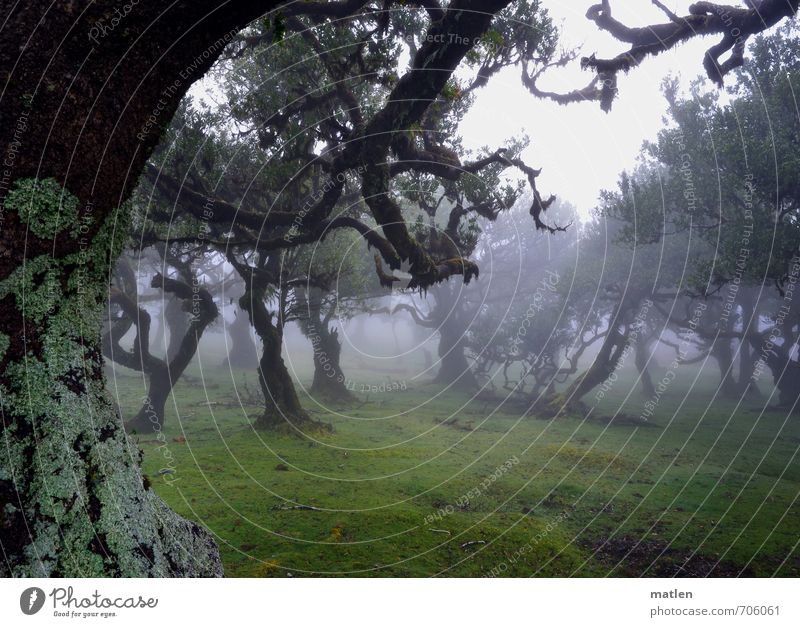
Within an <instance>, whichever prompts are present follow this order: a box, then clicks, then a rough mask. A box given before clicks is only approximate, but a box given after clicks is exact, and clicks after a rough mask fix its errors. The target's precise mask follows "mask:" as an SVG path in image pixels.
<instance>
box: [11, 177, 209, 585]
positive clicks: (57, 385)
mask: <svg viewBox="0 0 800 627" xmlns="http://www.w3.org/2000/svg"><path fill="white" fill-rule="evenodd" d="M34 196H35V197H34ZM74 200H75V199H74V198H71V197H69V196H64V197H63V198H62V197H61V195H60V193H59V190H58V188H57V186H55V183H53V184H52V185H47V186H45V187H44V189H41V188H40V190H39V192H31V194H30V195H27V196H24V195H23V196H21V195H19V194H12V195H10V196H9V197H7V198H6V208H8V209H13V210H15V211H18V212H20V213H21V214H22V215H24V213H25V211H24V207H25V205H26V204H27V205H30V204H32V205H33V206H37V207H38V208H39V211H38V213H37V214H36V216H32V217H31V218H30V226H31V228H32V229H37V230H38V229H43V228H45V227H44V225H43V223H42V222H41V220H43V219H45V218H46V219H47V220H50V221H51V222H50V226H49V227H46V228H51V229H59V230H60V231H61V232H62V234H63V235H62V236H63V237H65V238H69V237H79V228H77V227H79V224H80V222H79V219H78V217H77V215H73V217H72V220H71V221H69V222H68V221H65V219H64V211H62V210H61V209H62V207H63V204H64V203H65V202H68V203H72V202H73V201H74ZM56 218H58V220H56ZM55 224H58V226H57V227H56V226H53V225H55ZM73 233H75V235H73ZM125 233H126V229H125V226H124V225H120V224H119V223H117V222H116V220H114V218H113V217H112V218H109V219H108V220H107V222H106V224H105V225H104V226H103V228H102V229H101V230H100V231H99V232H98V233H97V236H96V237H95V238H94V239H93V240H91V241H87V242H86V244H85V248H83V249H82V250H81V249H80V247H79V252H77V253H74V254H64V255H62V256H54V255H52V254H42V255H35V256H33V257H31V258H30V259H28V260H27V262H26V267H25V269H24V270H23V269H19V270H17V271H16V272H14V273H13V274H11V276H9V277H7V278H5V279H3V280H2V281H0V298H1V299H2V302H3V309H4V314H8V315H4V316H3V317H2V324H3V325H4V329H3V332H2V334H0V395H2V432H0V438H2V441H3V446H0V502H2V504H3V509H2V515H1V516H0V545H2V551H3V559H2V560H0V576H29V577H48V576H72V577H86V576H127V577H141V576H172V575H185V576H208V575H221V574H222V568H221V564H220V561H219V555H218V552H217V549H216V546H215V545H214V542H213V540H212V539H211V536H210V535H209V534H207V533H206V532H205V531H203V530H202V529H201V528H199V527H198V526H197V525H196V524H194V523H191V522H188V521H186V520H183V519H182V518H180V517H179V516H177V515H176V514H175V513H174V512H172V511H171V510H170V509H169V508H167V507H166V505H164V503H163V502H162V501H161V500H160V499H159V498H158V497H157V496H156V495H155V493H154V492H153V491H152V490H151V489H149V488H148V486H147V485H146V482H145V480H144V479H143V477H142V475H141V474H140V471H139V466H138V464H139V457H138V453H135V452H134V451H135V449H132V448H131V445H130V443H129V442H128V441H127V439H126V436H125V432H124V430H123V428H122V422H121V421H120V418H119V415H118V414H117V411H116V408H115V405H114V402H113V400H112V399H111V397H110V395H109V394H108V392H107V391H106V388H105V382H104V379H103V361H102V357H101V350H100V345H101V342H100V332H99V330H100V328H101V326H102V320H103V317H104V315H105V308H104V305H103V302H104V299H105V296H106V294H107V292H108V287H107V281H108V276H109V269H110V264H109V260H110V259H115V258H116V256H117V255H118V253H119V249H120V240H121V237H120V236H123V237H124V235H125ZM23 295H24V296H23ZM23 302H24V308H23ZM14 320H18V321H21V323H22V325H23V326H22V327H21V329H19V332H18V334H17V335H16V336H10V335H9V334H8V332H7V331H8V328H9V326H8V325H9V324H10V322H11V321H14ZM179 477H180V476H179V475H178V476H177V477H175V476H171V478H170V480H171V481H174V480H177V479H179Z"/></svg>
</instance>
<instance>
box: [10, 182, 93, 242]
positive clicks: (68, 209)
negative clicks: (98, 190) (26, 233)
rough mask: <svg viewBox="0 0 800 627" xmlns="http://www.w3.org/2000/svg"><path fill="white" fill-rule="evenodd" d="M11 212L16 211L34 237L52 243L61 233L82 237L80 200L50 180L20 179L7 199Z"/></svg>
mask: <svg viewBox="0 0 800 627" xmlns="http://www.w3.org/2000/svg"><path fill="white" fill-rule="evenodd" d="M5 206H6V208H7V209H11V210H13V211H16V212H17V213H18V214H19V218H20V220H21V221H22V222H23V223H25V224H27V225H28V227H29V228H30V230H31V231H32V232H33V234H34V235H36V236H37V237H41V238H46V239H52V238H53V237H55V236H56V235H57V234H58V233H60V232H61V231H68V232H69V234H70V235H71V236H72V237H75V236H76V235H77V234H78V231H79V229H80V224H78V199H77V198H75V196H73V195H72V194H70V193H69V192H68V191H67V190H65V189H64V188H63V187H61V185H59V184H58V181H56V180H55V179H52V178H49V179H44V180H41V181H40V180H38V179H18V180H17V181H15V183H14V186H13V188H12V189H11V191H10V192H9V193H8V195H7V196H6V201H5Z"/></svg>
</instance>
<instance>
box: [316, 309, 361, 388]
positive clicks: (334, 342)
mask: <svg viewBox="0 0 800 627" xmlns="http://www.w3.org/2000/svg"><path fill="white" fill-rule="evenodd" d="M306 335H307V337H308V339H309V340H311V345H312V346H313V348H314V382H313V383H312V384H311V393H312V394H313V395H314V396H315V397H316V398H319V399H323V400H330V401H352V400H353V399H354V398H355V397H354V396H353V395H352V394H351V393H350V391H349V390H348V389H347V378H346V377H345V375H344V372H343V371H342V367H341V361H340V359H341V353H342V345H341V344H340V343H339V332H338V331H337V330H336V329H334V328H328V325H327V323H325V322H324V321H322V320H321V319H320V317H319V316H317V318H316V319H315V320H313V321H311V322H310V323H309V325H308V331H307V334H306Z"/></svg>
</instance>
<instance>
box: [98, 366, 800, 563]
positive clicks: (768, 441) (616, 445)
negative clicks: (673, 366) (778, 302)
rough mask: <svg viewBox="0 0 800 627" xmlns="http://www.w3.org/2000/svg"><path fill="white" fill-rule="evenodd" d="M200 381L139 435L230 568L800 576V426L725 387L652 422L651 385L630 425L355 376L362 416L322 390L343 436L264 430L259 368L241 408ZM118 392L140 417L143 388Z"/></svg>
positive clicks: (228, 390)
mask: <svg viewBox="0 0 800 627" xmlns="http://www.w3.org/2000/svg"><path fill="white" fill-rule="evenodd" d="M189 374H190V378H189V380H182V381H181V382H179V384H178V386H177V389H176V391H175V396H174V401H173V400H171V401H170V402H169V403H168V411H167V425H166V428H165V431H164V435H165V436H166V437H165V441H164V442H162V441H159V440H157V439H155V438H154V437H152V436H149V437H148V436H144V437H143V436H134V441H137V442H138V444H139V446H140V447H141V448H142V449H143V451H144V472H145V474H146V475H147V477H148V479H149V481H150V482H151V484H152V486H153V488H154V489H155V490H156V491H157V492H158V494H159V495H161V497H162V498H164V500H165V501H166V502H167V503H168V504H169V505H170V506H171V507H172V508H174V509H175V510H177V511H178V512H179V513H180V514H182V515H183V516H185V517H187V518H191V519H193V520H196V521H199V522H200V523H202V524H203V525H205V526H206V527H208V528H209V529H210V530H211V531H212V532H213V533H214V534H215V535H216V537H217V541H218V543H219V546H220V550H221V552H222V558H223V561H224V565H225V572H226V574H227V575H228V576H236V577H266V576H287V575H291V576H310V575H359V576H432V575H444V576H477V577H480V576H606V575H611V576H632V575H637V576H638V575H645V576H673V575H674V576H705V575H709V574H710V575H725V576H734V575H738V574H741V575H751V576H770V575H777V576H798V575H800V550H798V542H800V540H799V538H800V504H798V495H800V460H799V459H798V457H797V452H798V447H800V421H798V420H797V418H796V417H795V418H794V419H788V420H787V418H786V415H785V413H780V412H774V411H768V412H764V413H762V412H760V411H759V410H751V409H747V408H744V407H738V408H736V407H735V405H734V404H733V403H726V402H722V401H720V400H719V399H714V400H713V401H712V402H708V399H710V398H712V397H713V392H714V387H713V385H711V383H710V382H709V385H708V386H707V387H705V388H703V387H702V386H701V389H695V391H694V392H693V393H692V394H691V395H689V396H688V397H687V398H684V394H682V393H678V392H677V391H676V390H669V391H668V393H667V394H665V395H664V396H663V397H662V399H661V400H660V403H659V405H658V408H657V411H656V412H655V414H654V415H653V416H651V417H650V419H649V420H647V421H641V420H639V419H638V418H637V417H636V416H638V415H639V414H640V412H641V411H642V407H643V403H644V401H645V400H646V399H643V398H642V397H641V396H640V395H639V394H638V392H634V393H633V394H632V395H630V398H629V399H628V401H627V402H628V405H627V406H625V407H624V412H625V415H617V417H616V419H611V420H609V417H610V416H611V415H612V414H611V413H607V414H606V415H602V412H603V411H605V410H604V409H603V407H601V408H598V409H597V410H595V411H593V412H592V413H591V414H590V415H589V416H588V418H587V417H586V416H585V415H583V414H581V415H575V416H571V417H560V418H557V419H555V420H542V419H537V418H536V417H535V416H527V417H523V418H520V415H521V413H522V412H521V407H520V406H518V405H515V404H511V403H506V404H505V405H504V404H502V403H501V402H500V401H499V400H497V398H494V399H493V398H487V397H485V396H483V397H481V398H476V399H470V398H469V396H465V395H463V394H458V393H451V392H443V391H442V390H441V388H440V387H435V386H432V385H421V384H415V385H411V384H407V385H405V384H404V385H402V386H395V387H405V388H406V389H404V390H403V389H397V390H394V391H386V392H371V393H366V392H362V391H361V387H363V386H362V384H361V383H357V384H354V387H356V390H355V391H356V396H357V397H358V398H359V399H360V400H359V401H358V402H356V403H354V404H352V405H350V406H347V407H336V406H334V407H324V406H320V405H318V404H316V403H315V402H314V401H313V400H311V399H308V398H306V399H305V401H304V404H305V406H306V407H307V409H308V410H309V411H310V412H311V414H312V416H313V417H314V418H315V419H316V420H318V421H322V422H325V423H328V424H331V425H332V426H333V428H334V431H333V433H331V434H324V433H322V434H321V433H314V434H312V435H311V436H310V437H296V436H292V435H288V434H275V433H269V432H263V431H254V430H253V428H252V427H251V426H250V424H251V419H252V418H253V417H255V416H256V415H257V414H258V405H257V402H256V400H255V399H254V398H250V399H247V398H246V397H247V396H248V390H249V391H250V392H252V391H253V390H255V389H256V388H257V385H256V380H255V375H254V374H253V373H252V372H249V373H244V372H237V373H236V374H235V380H236V382H237V387H238V391H239V398H238V399H237V395H236V392H235V391H234V389H233V385H232V382H231V377H230V372H229V371H228V370H222V369H220V370H219V371H218V372H216V371H215V372H211V373H209V372H208V371H207V370H206V371H205V372H204V373H203V377H202V380H201V378H200V373H199V370H194V371H190V373H189ZM353 375H354V376H356V377H358V376H361V377H364V378H365V379H364V380H365V381H369V379H368V378H367V377H369V376H372V377H373V378H374V377H375V376H376V375H375V373H374V372H373V373H370V372H366V371H365V372H354V373H353ZM244 383H247V384H248V385H249V387H246V386H244V385H243V384H244ZM110 385H111V387H112V393H114V394H115V395H116V396H117V398H118V399H119V402H120V405H121V406H122V408H123V411H128V412H129V411H131V410H133V409H135V408H136V407H137V402H138V401H137V399H140V398H141V396H142V393H141V379H139V378H137V377H134V376H132V375H127V376H125V375H122V376H121V374H120V373H119V372H118V373H117V377H116V378H115V379H114V380H112V381H111V383H110ZM388 387H389V388H390V389H391V387H392V386H391V385H389V386H388ZM612 392H613V391H612ZM701 398H702V399H705V400H704V401H702V402H701V401H700V400H695V399H701ZM622 400H623V398H622V397H621V396H620V397H619V398H614V396H613V393H612V394H610V395H609V397H608V401H616V403H615V404H611V402H608V403H607V405H606V407H607V408H609V409H608V411H609V412H613V411H614V408H615V407H618V406H619V403H620V402H621V401H622ZM734 410H735V411H734ZM163 469H167V470H168V472H167V473H163V474H160V472H161V471H162V470H163Z"/></svg>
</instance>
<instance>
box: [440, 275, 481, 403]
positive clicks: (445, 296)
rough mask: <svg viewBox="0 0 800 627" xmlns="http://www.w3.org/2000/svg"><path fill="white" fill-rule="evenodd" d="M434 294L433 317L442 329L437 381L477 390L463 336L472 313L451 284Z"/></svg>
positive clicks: (441, 287)
mask: <svg viewBox="0 0 800 627" xmlns="http://www.w3.org/2000/svg"><path fill="white" fill-rule="evenodd" d="M433 293H434V297H435V298H436V306H435V308H434V311H433V312H432V313H431V318H432V319H433V320H434V321H435V322H436V323H437V326H436V330H437V331H438V332H439V347H438V354H439V371H438V372H437V373H436V377H435V378H434V383H441V384H444V385H448V386H452V387H453V388H456V389H460V390H475V389H476V388H478V380H477V379H476V378H475V374H474V373H473V372H472V367H471V366H470V364H469V361H467V358H466V356H465V355H464V335H465V334H466V332H467V330H468V327H469V316H467V315H466V314H465V311H464V305H463V302H462V301H461V300H460V295H461V292H460V290H458V289H456V288H455V287H454V286H452V285H441V286H437V287H436V288H435V290H433Z"/></svg>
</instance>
